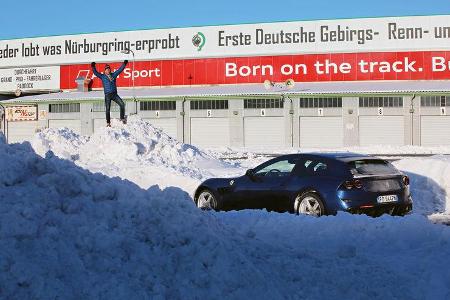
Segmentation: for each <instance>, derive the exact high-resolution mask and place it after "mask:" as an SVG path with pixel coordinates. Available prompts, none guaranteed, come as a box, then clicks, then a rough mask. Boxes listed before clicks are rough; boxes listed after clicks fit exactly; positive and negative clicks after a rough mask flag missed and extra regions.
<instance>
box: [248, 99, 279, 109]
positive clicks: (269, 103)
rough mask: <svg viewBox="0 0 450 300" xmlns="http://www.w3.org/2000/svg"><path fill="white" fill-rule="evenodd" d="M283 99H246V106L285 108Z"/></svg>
mask: <svg viewBox="0 0 450 300" xmlns="http://www.w3.org/2000/svg"><path fill="white" fill-rule="evenodd" d="M283 107H284V101H283V99H280V98H276V99H244V108H283Z"/></svg>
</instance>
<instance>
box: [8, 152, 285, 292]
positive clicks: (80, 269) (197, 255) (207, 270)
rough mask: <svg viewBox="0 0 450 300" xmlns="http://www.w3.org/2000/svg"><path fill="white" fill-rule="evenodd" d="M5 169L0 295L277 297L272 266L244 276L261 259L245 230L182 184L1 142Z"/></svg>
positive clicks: (256, 268)
mask: <svg viewBox="0 0 450 300" xmlns="http://www.w3.org/2000/svg"><path fill="white" fill-rule="evenodd" d="M0 168H1V170H2V172H1V173H0V253H2V255H1V256H0V270H1V273H0V298H5V299H35V298H40V299H56V298H59V299H86V298H90V299H99V298H101V299H124V298H131V299H137V298H141V299H142V298H153V297H155V298H158V297H159V298H161V299H162V298H171V299H180V298H190V297H193V296H192V295H195V298H205V297H213V298H220V296H230V297H237V296H240V297H255V296H257V295H262V294H264V293H268V295H271V296H279V295H280V294H279V293H280V291H275V292H271V291H270V289H269V288H266V284H265V283H264V281H265V280H264V279H265V277H266V276H268V275H269V272H268V270H261V271H262V272H258V273H257V274H253V276H244V274H247V275H249V271H250V270H258V262H261V263H263V261H262V260H261V259H259V258H257V257H255V258H254V259H253V260H252V259H248V258H247V253H250V255H252V254H251V251H247V249H246V247H245V246H242V245H245V240H244V238H243V237H239V236H237V237H235V236H234V235H233V234H229V233H228V232H227V230H224V229H222V228H221V226H220V224H219V223H218V222H216V220H215V218H214V217H213V216H209V215H205V214H202V212H201V211H199V210H197V209H196V208H195V206H194V205H193V203H192V201H191V200H190V198H189V196H188V195H187V194H186V193H184V192H183V191H181V190H179V189H177V188H170V189H166V190H164V191H161V190H160V189H159V188H157V187H152V188H150V189H148V190H143V189H140V188H139V187H138V186H136V185H134V184H133V183H130V182H127V181H122V180H120V179H118V178H115V179H114V178H113V179H111V178H108V177H106V176H104V175H100V174H92V173H90V172H88V171H86V170H83V169H81V168H80V167H78V166H76V165H75V164H73V163H72V162H70V161H67V160H61V159H59V158H58V157H56V156H54V155H52V153H50V152H49V153H48V154H47V156H46V158H41V157H40V156H38V155H36V154H35V153H34V152H33V151H32V149H31V147H29V145H27V144H23V145H20V144H16V145H5V144H1V145H0ZM222 236H227V237H228V239H227V240H226V241H222V240H221V237H222ZM230 237H231V238H230ZM228 255H231V256H232V257H233V259H226V257H227V256H228ZM227 274H229V275H227ZM262 283H264V284H262ZM249 286H253V288H251V289H249V288H247V287H249ZM268 287H272V288H273V287H274V286H273V284H269V285H268Z"/></svg>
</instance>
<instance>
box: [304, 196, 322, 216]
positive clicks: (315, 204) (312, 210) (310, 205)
mask: <svg viewBox="0 0 450 300" xmlns="http://www.w3.org/2000/svg"><path fill="white" fill-rule="evenodd" d="M297 201H300V203H299V204H298V213H299V214H303V215H309V216H314V217H320V216H321V215H323V213H324V212H323V205H322V203H321V202H320V200H319V199H317V198H316V197H314V196H312V195H306V196H305V197H303V198H301V199H298V200H297Z"/></svg>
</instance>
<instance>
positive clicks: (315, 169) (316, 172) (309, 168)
mask: <svg viewBox="0 0 450 300" xmlns="http://www.w3.org/2000/svg"><path fill="white" fill-rule="evenodd" d="M305 169H306V173H307V174H308V175H313V176H320V175H324V174H327V172H328V164H327V163H326V162H324V161H312V160H307V161H305Z"/></svg>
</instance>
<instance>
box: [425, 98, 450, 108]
mask: <svg viewBox="0 0 450 300" xmlns="http://www.w3.org/2000/svg"><path fill="white" fill-rule="evenodd" d="M420 105H421V106H424V107H443V106H450V96H422V97H420Z"/></svg>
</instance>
